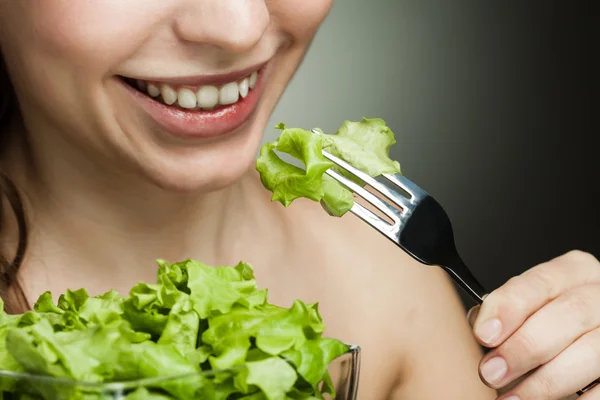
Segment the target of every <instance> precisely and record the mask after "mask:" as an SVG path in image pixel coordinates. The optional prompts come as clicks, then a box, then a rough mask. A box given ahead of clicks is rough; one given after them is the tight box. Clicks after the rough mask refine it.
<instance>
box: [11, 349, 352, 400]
mask: <svg viewBox="0 0 600 400" xmlns="http://www.w3.org/2000/svg"><path fill="white" fill-rule="evenodd" d="M243 370H244V367H240V368H236V369H231V370H224V371H203V372H200V373H194V374H189V375H183V376H173V377H168V376H167V377H160V378H152V379H143V380H137V381H127V382H111V383H81V382H74V381H72V380H67V379H57V378H51V377H44V376H38V375H28V374H16V373H14V372H9V371H2V370H0V399H1V400H146V399H147V400H169V399H173V400H226V399H227V398H228V397H227V395H223V394H219V382H221V383H222V382H226V381H227V380H229V379H233V377H234V376H235V375H236V374H239V373H240V372H241V371H243ZM329 373H330V375H331V378H332V382H333V387H334V389H335V392H336V395H335V397H333V396H331V395H325V399H327V400H333V399H335V400H356V399H357V394H358V379H359V374H360V348H359V347H358V346H350V350H349V351H348V352H347V353H346V354H344V355H342V356H340V357H338V358H337V359H335V360H334V361H333V362H332V363H331V364H330V366H329ZM206 382H211V384H210V385H207V384H206ZM208 388H210V389H208ZM8 390H10V391H8ZM159 393H161V394H159ZM236 398H237V397H236ZM245 398H247V399H248V400H263V399H265V398H264V397H263V396H260V395H259V396H248V397H244V399H245Z"/></svg>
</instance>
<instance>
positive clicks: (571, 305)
mask: <svg viewBox="0 0 600 400" xmlns="http://www.w3.org/2000/svg"><path fill="white" fill-rule="evenodd" d="M599 306H600V284H595V285H587V286H584V287H581V288H577V289H574V290H571V291H570V292H567V293H565V294H564V295H563V296H560V297H559V298H557V299H556V300H553V301H552V302H550V303H549V304H547V305H546V306H544V307H543V308H542V309H541V310H539V311H538V312H537V313H535V314H534V315H532V316H531V317H530V318H529V319H527V320H526V321H525V323H524V324H523V325H522V326H521V327H520V328H519V329H518V330H517V331H516V332H515V333H514V334H513V335H512V336H511V337H510V338H508V339H507V340H506V341H505V342H504V343H503V344H502V345H501V346H500V347H498V348H497V349H495V350H494V351H492V352H490V353H488V354H487V355H486V356H485V357H484V359H483V360H482V363H481V367H480V374H481V377H482V378H483V379H484V381H485V382H486V383H487V384H488V385H489V386H491V387H493V388H496V389H497V388H501V387H504V386H505V385H506V384H508V383H510V382H512V381H513V380H515V379H516V378H518V377H520V376H522V375H523V374H525V373H527V372H529V371H532V370H533V369H535V368H537V367H539V366H540V365H543V364H546V363H547V362H549V361H550V360H552V359H553V358H554V357H555V356H556V355H557V354H560V353H561V352H562V351H563V350H564V349H566V348H568V347H569V346H570V345H571V344H573V343H574V342H575V341H576V340H577V339H578V338H580V337H581V336H582V335H584V334H586V333H588V332H591V331H593V330H595V329H597V328H598V327H600V312H598V308H599ZM498 358H502V360H498ZM488 360H493V361H492V362H491V363H488ZM501 361H503V362H504V363H505V364H506V371H505V373H504V375H503V376H500V370H499V366H501ZM490 365H491V366H490ZM598 376H600V375H598ZM588 383H589V382H588ZM579 389H581V388H578V390H579Z"/></svg>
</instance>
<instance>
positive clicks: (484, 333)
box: [475, 318, 502, 344]
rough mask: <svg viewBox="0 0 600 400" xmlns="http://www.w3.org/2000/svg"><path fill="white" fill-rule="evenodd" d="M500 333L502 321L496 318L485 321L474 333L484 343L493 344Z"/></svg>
mask: <svg viewBox="0 0 600 400" xmlns="http://www.w3.org/2000/svg"><path fill="white" fill-rule="evenodd" d="M501 334H502V322H500V320H499V319H498V318H493V319H490V320H487V321H485V322H484V323H482V324H481V325H479V326H478V327H477V328H476V329H475V335H477V337H478V338H479V339H480V340H481V341H482V342H484V343H486V344H493V343H494V341H495V340H496V339H498V338H499V337H500V335H501Z"/></svg>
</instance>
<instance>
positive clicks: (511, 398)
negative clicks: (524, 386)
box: [502, 396, 521, 400]
mask: <svg viewBox="0 0 600 400" xmlns="http://www.w3.org/2000/svg"><path fill="white" fill-rule="evenodd" d="M502 400H521V398H520V397H518V396H510V397H505V398H503V399H502Z"/></svg>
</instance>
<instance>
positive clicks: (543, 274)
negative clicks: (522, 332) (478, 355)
mask: <svg viewBox="0 0 600 400" xmlns="http://www.w3.org/2000/svg"><path fill="white" fill-rule="evenodd" d="M590 283H600V263H598V260H596V259H595V258H594V256H592V255H590V254H587V253H583V252H580V251H573V252H570V253H568V254H566V255H564V256H561V257H559V258H556V259H554V260H552V261H549V262H547V263H545V264H541V265H538V266H537V267H535V268H532V269H530V270H529V271H527V272H525V273H523V274H522V275H520V276H517V277H514V278H512V279H510V280H509V281H508V282H507V283H506V284H504V285H503V286H501V287H500V288H499V289H497V290H495V291H494V292H492V293H490V295H489V296H488V297H487V298H486V299H485V301H484V302H483V305H482V306H481V310H480V311H479V315H478V317H477V321H476V322H475V328H474V329H475V336H476V337H477V339H478V340H479V341H480V343H481V344H482V345H484V346H487V347H496V346H498V345H500V344H501V343H502V342H504V341H505V340H506V338H508V337H509V336H510V335H512V334H513V333H514V332H515V331H516V330H517V329H518V328H519V327H520V326H521V324H523V322H524V321H525V320H526V319H527V318H529V316H530V315H531V314H533V313H534V312H536V311H538V310H539V309H540V308H542V307H543V306H544V305H545V304H547V303H548V302H550V301H552V300H554V299H555V298H557V297H558V296H559V295H561V294H563V293H565V292H567V291H569V290H572V289H574V288H576V287H580V286H583V285H587V284H590Z"/></svg>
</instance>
